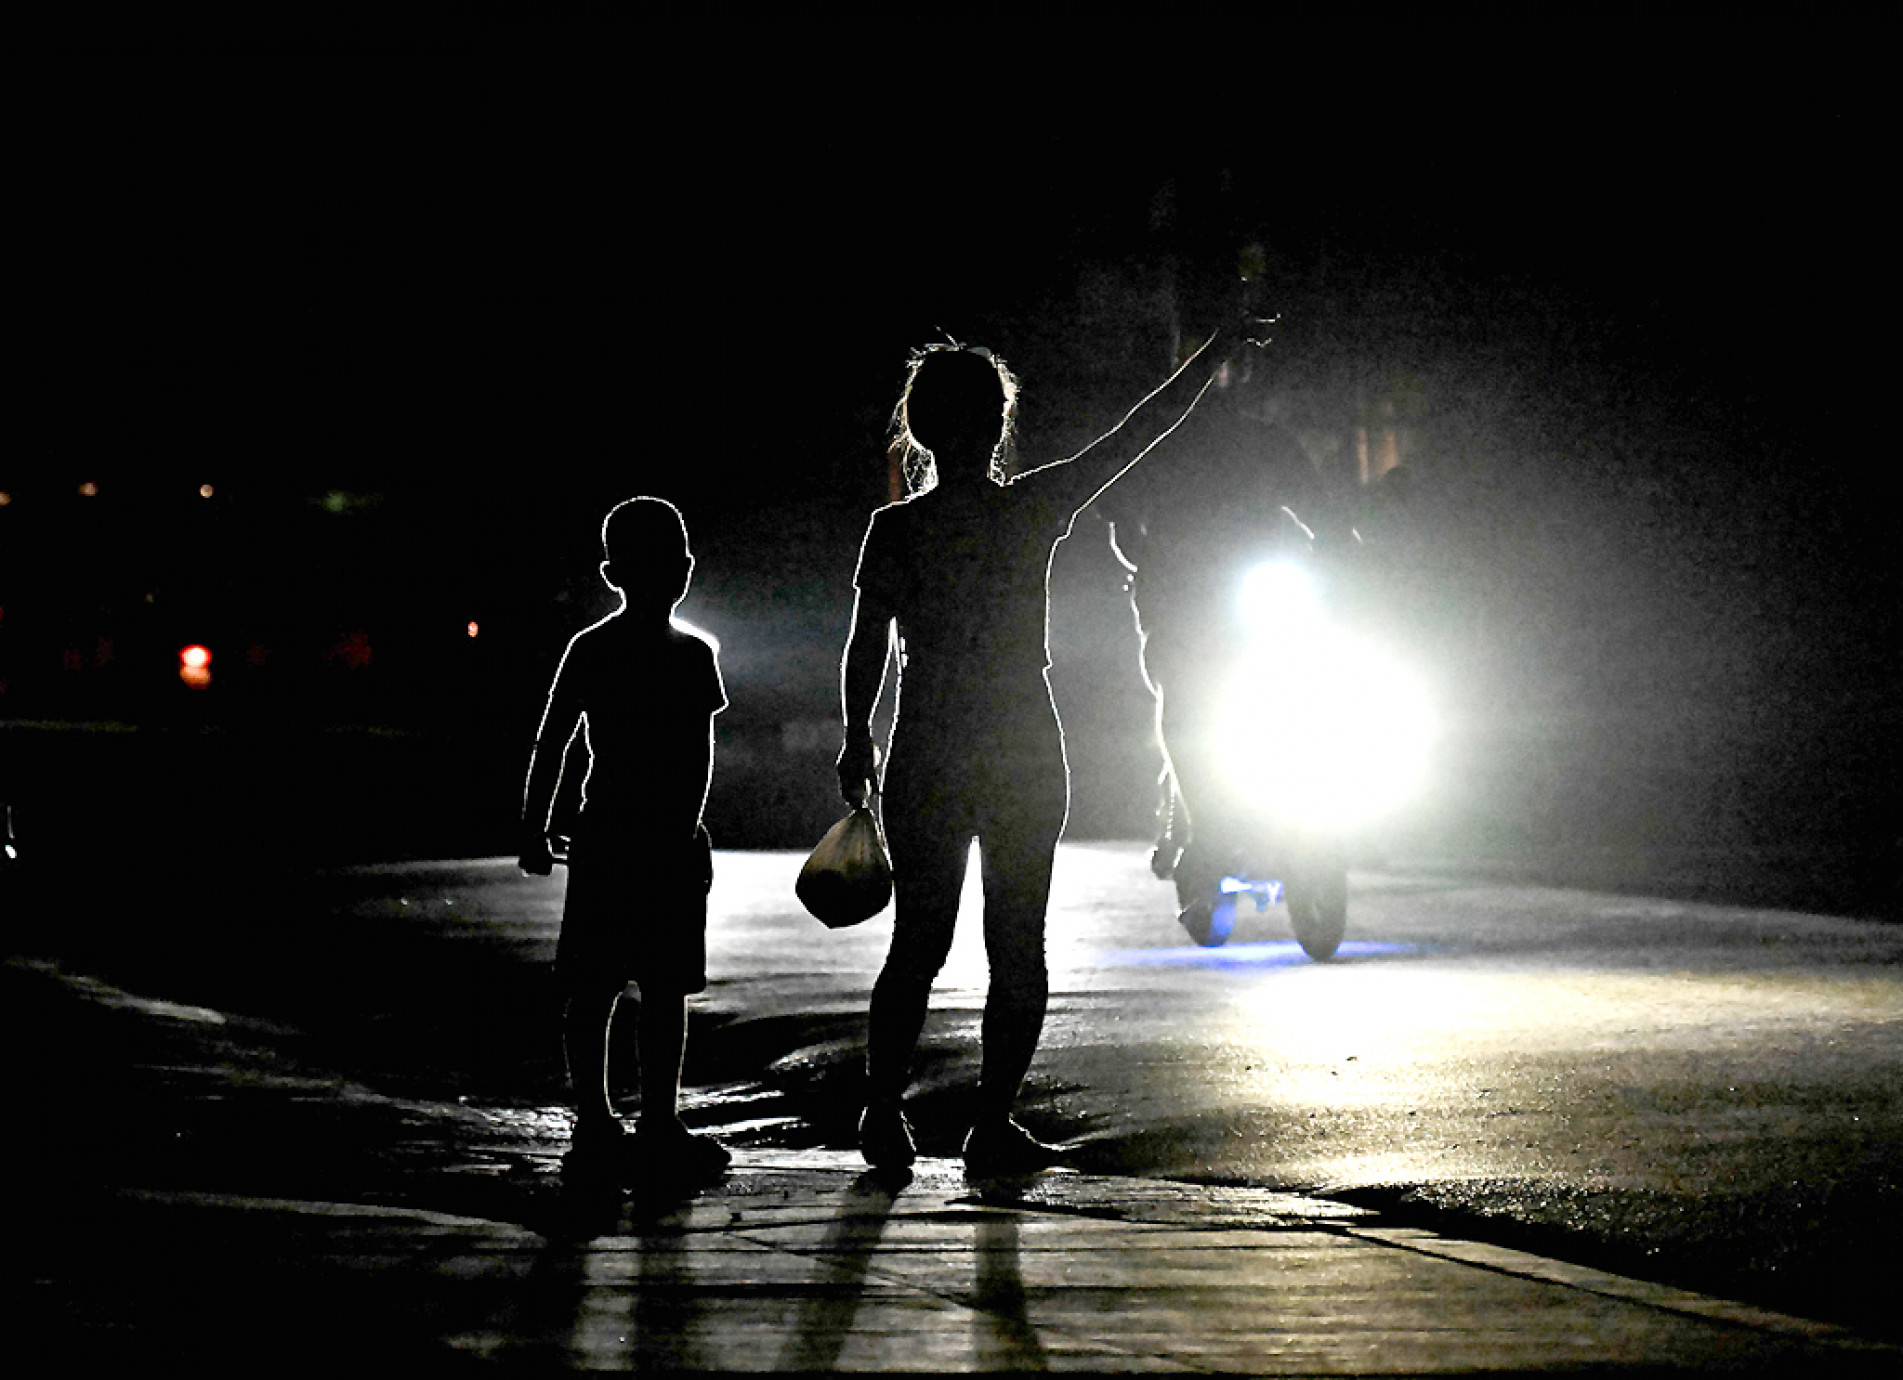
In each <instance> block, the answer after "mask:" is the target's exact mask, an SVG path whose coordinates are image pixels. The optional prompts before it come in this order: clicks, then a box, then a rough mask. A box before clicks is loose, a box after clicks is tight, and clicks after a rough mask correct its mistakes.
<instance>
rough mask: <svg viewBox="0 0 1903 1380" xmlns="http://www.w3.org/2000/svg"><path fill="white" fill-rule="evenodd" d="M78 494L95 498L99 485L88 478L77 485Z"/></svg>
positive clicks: (97, 494) (82, 496)
mask: <svg viewBox="0 0 1903 1380" xmlns="http://www.w3.org/2000/svg"><path fill="white" fill-rule="evenodd" d="M79 495H80V497H81V498H97V497H98V496H99V486H98V485H97V484H95V483H93V482H92V480H90V479H88V480H87V481H86V482H85V483H84V484H81V485H80V486H79Z"/></svg>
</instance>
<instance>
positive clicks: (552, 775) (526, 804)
mask: <svg viewBox="0 0 1903 1380" xmlns="http://www.w3.org/2000/svg"><path fill="white" fill-rule="evenodd" d="M571 650H572V648H571ZM567 670H568V655H567V653H564V654H563V656H562V664H561V665H560V666H559V667H557V668H556V671H555V683H554V684H553V685H551V686H550V687H549V692H548V705H547V707H546V708H545V709H544V710H543V711H542V723H541V727H539V728H538V729H536V732H535V745H534V747H533V748H531V749H530V751H529V780H528V786H527V787H526V788H525V789H524V791H523V793H522V827H521V850H522V851H521V867H522V870H523V871H524V872H526V873H528V874H529V875H530V876H534V877H546V876H548V875H549V873H550V872H552V871H554V870H555V858H554V855H553V854H552V853H551V852H550V851H549V846H548V815H549V810H550V809H551V808H553V806H554V804H555V787H556V783H557V782H559V781H560V780H561V775H562V757H563V754H564V753H565V752H566V751H567V750H568V743H569V740H570V739H572V738H573V737H574V736H575V729H576V727H577V726H578V725H579V724H580V723H581V715H582V706H581V700H580V697H579V696H577V695H576V694H575V693H574V691H573V688H572V686H571V684H570V682H571V680H572V677H569V676H567V675H565V674H564V672H566V671H567Z"/></svg>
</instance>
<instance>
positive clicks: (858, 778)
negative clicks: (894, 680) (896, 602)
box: [839, 590, 894, 805]
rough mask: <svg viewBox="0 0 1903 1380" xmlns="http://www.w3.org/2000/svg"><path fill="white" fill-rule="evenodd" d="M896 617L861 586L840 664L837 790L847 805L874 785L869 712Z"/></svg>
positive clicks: (875, 703)
mask: <svg viewBox="0 0 1903 1380" xmlns="http://www.w3.org/2000/svg"><path fill="white" fill-rule="evenodd" d="M893 628H894V615H893V612H892V610H891V609H889V608H886V607H885V606H884V605H883V604H881V603H880V602H879V601H878V600H877V599H876V598H874V597H872V596H870V595H868V594H867V593H866V592H865V591H864V590H860V591H859V593H858V595H857V597H856V598H855V599H854V600H853V605H852V631H851V632H849V633H847V634H846V654H845V656H844V657H843V658H842V659H841V660H840V664H839V703H840V710H841V712H842V714H843V715H844V717H845V724H846V743H845V746H844V747H842V748H841V749H840V750H839V793H840V795H842V796H844V797H845V799H846V803H847V804H849V805H859V804H862V803H864V801H865V798H866V794H867V792H868V790H876V789H878V783H879V749H878V748H877V747H876V746H874V744H873V741H872V712H873V710H875V709H877V708H878V707H879V696H880V694H881V693H883V691H884V689H885V665H886V662H887V660H888V659H889V658H890V656H891V653H892V636H893Z"/></svg>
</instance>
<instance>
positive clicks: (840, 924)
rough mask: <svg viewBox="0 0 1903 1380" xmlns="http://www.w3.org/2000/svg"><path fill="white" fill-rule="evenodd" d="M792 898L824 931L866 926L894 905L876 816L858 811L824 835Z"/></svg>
mask: <svg viewBox="0 0 1903 1380" xmlns="http://www.w3.org/2000/svg"><path fill="white" fill-rule="evenodd" d="M793 894H794V895H796V896H798V897H799V898H800V904H801V905H803V906H805V907H806V909H807V910H808V911H810V912H812V914H813V916H814V918H815V919H817V920H818V921H819V922H820V923H821V924H823V925H825V926H826V927H827V928H828V929H833V930H839V929H844V928H845V927H846V926H848V925H857V924H858V923H860V922H861V921H862V920H870V919H871V918H872V917H873V916H875V915H877V914H878V913H879V912H880V911H882V910H884V909H885V908H886V904H887V903H888V902H889V901H891V899H892V861H891V859H890V858H889V857H888V856H887V855H886V851H885V834H884V833H883V831H881V830H880V828H879V819H878V816H876V815H874V814H873V813H872V811H871V809H869V808H868V807H866V806H864V805H862V806H860V807H859V808H858V809H856V810H854V811H853V812H852V813H851V814H849V815H847V816H846V817H845V818H844V819H842V820H840V821H839V823H837V824H835V825H833V827H832V828H830V829H828V830H827V831H826V837H825V838H823V839H821V840H820V841H819V846H818V847H816V848H815V849H813V852H812V855H811V856H810V857H808V858H807V859H806V863H805V865H804V866H803V867H801V868H800V875H799V878H798V880H797V881H795V882H794V883H793Z"/></svg>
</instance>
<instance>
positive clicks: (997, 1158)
mask: <svg viewBox="0 0 1903 1380" xmlns="http://www.w3.org/2000/svg"><path fill="white" fill-rule="evenodd" d="M1063 1158H1064V1152H1063V1151H1062V1150H1061V1149H1059V1148H1058V1147H1057V1146H1055V1145H1046V1144H1045V1143H1044V1142H1043V1141H1041V1140H1039V1139H1038V1138H1037V1137H1036V1136H1034V1135H1032V1134H1031V1133H1030V1132H1029V1131H1027V1130H1025V1129H1024V1128H1023V1127H1022V1126H1020V1125H1018V1124H1017V1122H1015V1121H1013V1120H1011V1118H1009V1117H1005V1118H1003V1119H1002V1120H999V1121H984V1122H980V1123H978V1124H977V1125H976V1126H973V1127H972V1128H971V1134H970V1135H969V1136H967V1137H965V1169H966V1172H968V1173H972V1174H980V1175H992V1176H998V1175H1011V1174H1035V1173H1037V1172H1038V1171H1039V1170H1040V1169H1049V1168H1050V1167H1051V1166H1052V1165H1054V1164H1056V1163H1058V1162H1059V1161H1060V1160H1062V1159H1063Z"/></svg>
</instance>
